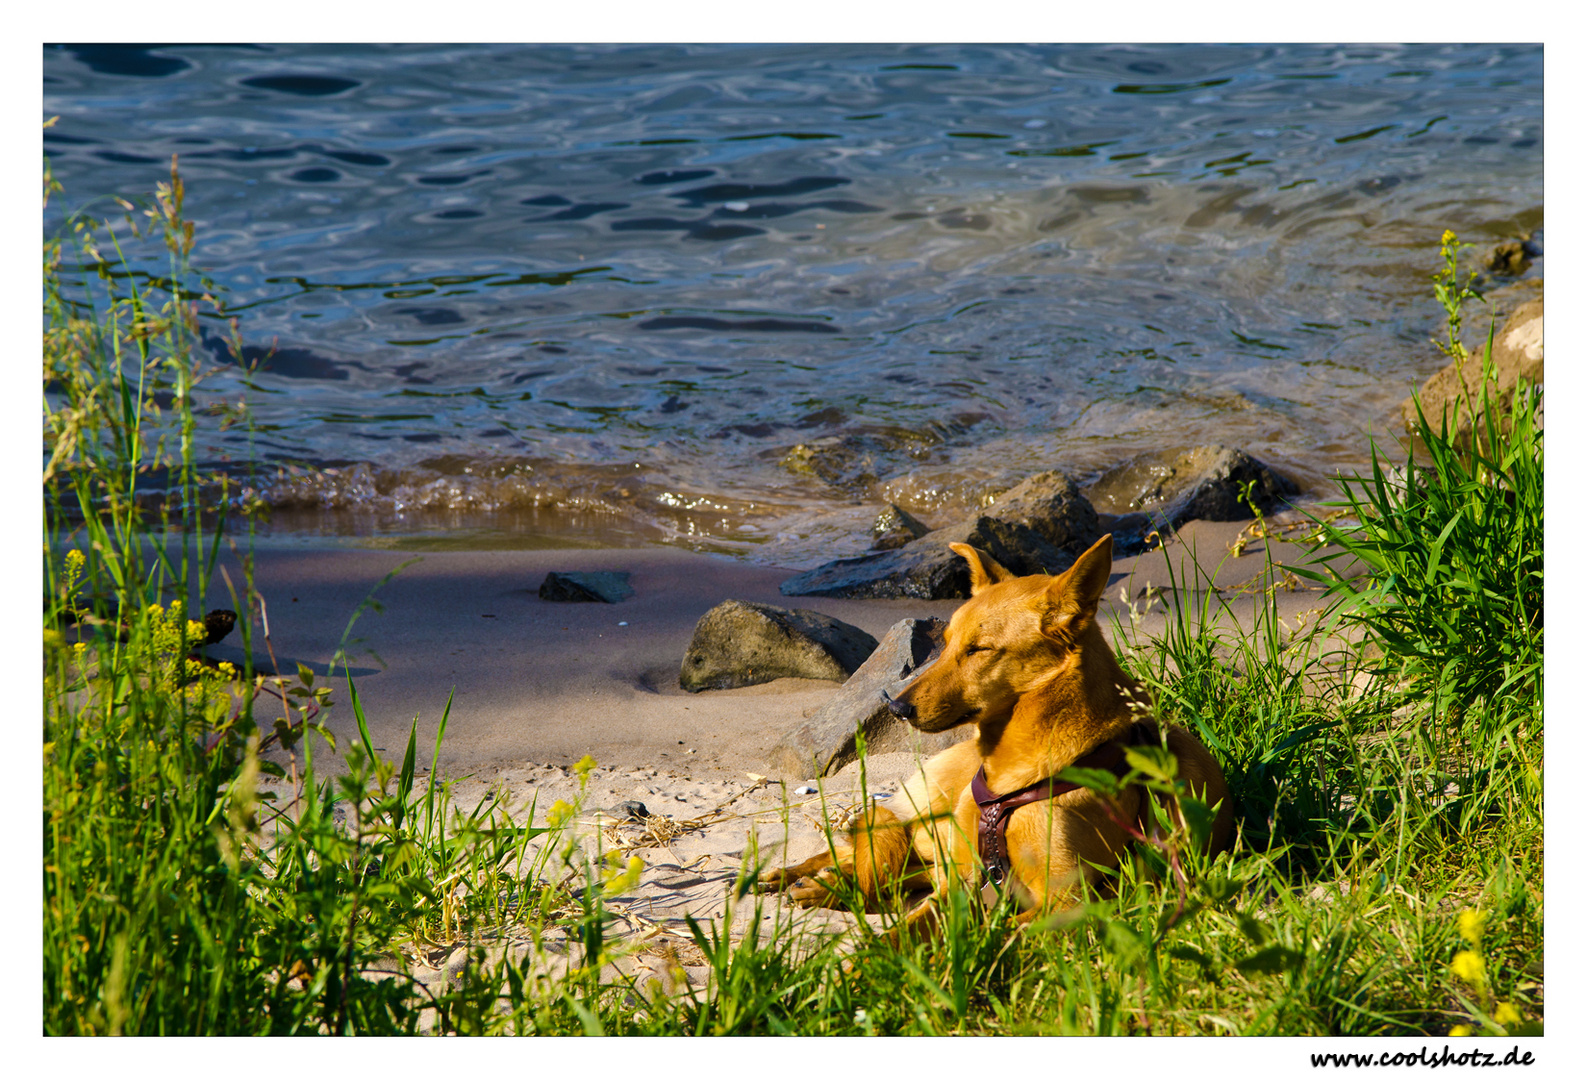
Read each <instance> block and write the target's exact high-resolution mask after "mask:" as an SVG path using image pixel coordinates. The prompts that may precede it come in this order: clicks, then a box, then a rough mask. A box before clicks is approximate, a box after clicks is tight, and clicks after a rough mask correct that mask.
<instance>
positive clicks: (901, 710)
mask: <svg viewBox="0 0 1587 1080" xmlns="http://www.w3.org/2000/svg"><path fill="white" fill-rule="evenodd" d="M882 704H884V705H886V706H887V711H888V712H890V713H892V714H893V715H894V716H896V717H898V718H899V719H900V720H913V719H914V718H915V707H914V706H913V705H910V704H907V703H906V702H902V701H899V700H898V699H897V698H895V697H891V696H889V695H888V693H887V691H886V690H883V691H882Z"/></svg>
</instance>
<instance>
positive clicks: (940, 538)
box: [779, 516, 1075, 600]
mask: <svg viewBox="0 0 1587 1080" xmlns="http://www.w3.org/2000/svg"><path fill="white" fill-rule="evenodd" d="M952 543H965V544H972V545H974V546H975V547H978V548H980V549H981V550H982V551H984V552H986V553H987V554H988V555H991V556H992V558H994V559H996V560H997V561H998V562H1000V563H1002V564H1003V565H1004V566H1006V567H1008V568H1009V569H1010V570H1012V571H1013V572H1014V573H1016V574H1021V575H1023V574H1042V573H1048V574H1056V573H1058V572H1059V571H1061V570H1067V569H1069V567H1071V566H1073V565H1074V561H1075V556H1074V555H1073V554H1071V553H1069V552H1067V551H1063V550H1061V549H1059V548H1056V547H1054V546H1053V545H1052V544H1050V543H1048V542H1047V541H1046V540H1045V539H1043V538H1042V537H1041V536H1040V535H1039V534H1038V533H1037V532H1036V531H1035V530H1034V529H1032V528H1031V527H1030V526H1028V525H1020V524H1017V523H1015V522H1009V521H1003V520H1001V519H999V518H994V517H986V516H982V517H977V518H973V519H971V520H969V521H964V522H960V523H959V524H958V525H950V526H948V527H947V528H943V529H936V530H933V531H932V532H929V533H927V534H926V535H925V536H922V537H921V538H920V539H919V540H916V541H913V542H912V543H908V544H905V545H904V546H903V547H901V548H899V549H897V550H896V551H879V552H876V553H874V554H871V555H861V556H858V557H857V558H853V559H838V560H836V561H834V562H829V563H827V564H826V565H824V566H818V567H816V568H815V569H814V570H809V571H806V572H805V573H803V574H799V575H797V576H795V577H791V578H789V579H788V580H787V581H785V582H783V583H782V584H781V585H780V586H779V589H780V590H781V592H782V594H783V595H784V596H841V597H849V598H878V599H889V598H896V597H910V598H912V599H915V600H953V599H963V598H965V597H968V596H969V595H970V568H969V566H968V565H967V564H966V563H965V561H964V559H963V558H961V557H960V556H959V555H958V554H956V553H955V552H953V551H950V550H949V549H948V545H949V544H952Z"/></svg>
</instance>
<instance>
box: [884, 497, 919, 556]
mask: <svg viewBox="0 0 1587 1080" xmlns="http://www.w3.org/2000/svg"><path fill="white" fill-rule="evenodd" d="M930 531H931V529H930V527H929V526H927V525H926V523H925V522H923V521H921V520H920V519H919V518H917V517H915V516H914V515H913V514H911V513H910V512H909V511H908V510H905V509H904V508H903V507H901V506H899V505H897V504H896V503H888V504H887V509H886V510H883V511H882V512H881V513H880V514H877V515H876V521H875V522H874V523H873V524H872V525H871V536H873V537H874V538H875V539H874V540H872V541H871V550H873V551H892V550H893V549H894V548H901V547H903V546H904V545H905V544H907V543H909V542H910V541H911V540H918V539H920V538H921V537H922V536H925V535H926V534H927V533H928V532H930Z"/></svg>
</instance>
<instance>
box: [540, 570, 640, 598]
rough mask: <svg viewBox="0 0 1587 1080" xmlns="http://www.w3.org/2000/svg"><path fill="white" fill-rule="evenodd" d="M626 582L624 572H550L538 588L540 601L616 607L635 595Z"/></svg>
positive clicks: (627, 574)
mask: <svg viewBox="0 0 1587 1080" xmlns="http://www.w3.org/2000/svg"><path fill="white" fill-rule="evenodd" d="M628 578H629V573H628V571H626V570H586V571H577V572H561V571H557V570H553V571H551V573H549V574H547V575H546V579H545V581H543V582H541V584H540V599H542V600H554V601H557V602H560V603H575V604H577V603H597V604H616V603H618V602H620V601H623V600H627V599H628V598H629V597H630V596H633V595H634V590H633V587H632V586H631V585H629V584H628Z"/></svg>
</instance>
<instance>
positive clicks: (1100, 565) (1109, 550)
mask: <svg viewBox="0 0 1587 1080" xmlns="http://www.w3.org/2000/svg"><path fill="white" fill-rule="evenodd" d="M1112 571H1113V534H1112V533H1108V534H1107V535H1106V536H1104V537H1103V538H1102V539H1100V540H1098V541H1097V542H1096V543H1094V544H1092V545H1091V546H1090V547H1089V548H1087V549H1086V551H1085V554H1083V555H1081V556H1080V558H1078V559H1076V560H1075V564H1074V565H1073V566H1071V567H1070V568H1069V569H1068V570H1066V571H1064V572H1063V573H1062V574H1059V575H1058V576H1057V577H1055V578H1053V579H1052V582H1051V583H1050V584H1049V585H1048V586H1047V592H1046V594H1045V595H1044V597H1043V601H1044V605H1043V611H1042V615H1041V632H1042V633H1043V634H1046V635H1047V636H1048V637H1050V638H1057V639H1060V640H1066V641H1067V640H1072V634H1073V632H1074V630H1075V629H1076V627H1077V626H1078V625H1079V624H1080V623H1081V621H1082V620H1084V619H1089V618H1093V617H1095V615H1096V613H1097V604H1099V603H1101V601H1102V593H1103V592H1104V591H1105V590H1106V589H1107V587H1108V576H1109V575H1110V574H1111V573H1112Z"/></svg>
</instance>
